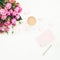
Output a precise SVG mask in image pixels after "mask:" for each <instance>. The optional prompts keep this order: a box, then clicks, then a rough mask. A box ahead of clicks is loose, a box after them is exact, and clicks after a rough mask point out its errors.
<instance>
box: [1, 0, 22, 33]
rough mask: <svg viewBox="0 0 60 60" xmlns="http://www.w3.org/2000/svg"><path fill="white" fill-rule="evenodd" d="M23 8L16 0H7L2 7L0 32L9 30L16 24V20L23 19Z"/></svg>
mask: <svg viewBox="0 0 60 60" xmlns="http://www.w3.org/2000/svg"><path fill="white" fill-rule="evenodd" d="M21 11H22V8H21V6H20V4H19V3H17V2H16V1H15V0H7V1H6V2H5V4H4V6H3V7H0V32H2V33H3V32H8V31H9V30H10V26H13V27H14V26H16V22H17V21H19V22H20V20H22V18H21V16H20V15H21Z"/></svg>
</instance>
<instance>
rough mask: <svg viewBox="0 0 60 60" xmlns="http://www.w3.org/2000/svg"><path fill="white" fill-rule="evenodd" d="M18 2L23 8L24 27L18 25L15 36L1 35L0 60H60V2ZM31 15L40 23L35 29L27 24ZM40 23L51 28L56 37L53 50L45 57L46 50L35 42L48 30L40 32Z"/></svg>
mask: <svg viewBox="0 0 60 60" xmlns="http://www.w3.org/2000/svg"><path fill="white" fill-rule="evenodd" d="M17 1H19V3H20V4H21V6H22V8H23V11H22V18H23V25H24V26H21V25H19V24H18V25H17V26H16V28H15V32H14V34H13V35H12V34H11V32H10V33H9V35H7V34H2V35H0V60H60V0H17ZM24 13H27V14H24ZM30 15H32V16H35V17H36V19H37V21H38V23H37V25H36V26H34V27H30V26H28V24H27V23H26V19H27V18H28V16H30ZM39 19H40V21H39ZM39 22H40V23H41V22H44V24H45V26H44V27H46V28H50V29H51V30H52V31H53V33H54V35H55V41H54V43H52V47H51V49H50V50H49V51H48V52H47V53H46V55H44V56H42V54H43V52H44V51H45V49H44V50H43V48H41V47H40V46H39V44H38V43H37V42H36V40H35V39H36V37H37V36H38V35H39V33H41V32H42V30H43V31H44V30H45V29H46V28H44V29H42V30H41V32H40V31H38V29H39V28H40V27H39V26H41V24H40V23H39ZM37 26H38V27H37ZM26 30H27V31H26ZM46 48H47V47H46ZM42 50H43V51H42Z"/></svg>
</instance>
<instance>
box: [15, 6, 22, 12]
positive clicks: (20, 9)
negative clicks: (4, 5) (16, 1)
mask: <svg viewBox="0 0 60 60" xmlns="http://www.w3.org/2000/svg"><path fill="white" fill-rule="evenodd" d="M14 11H15V12H18V13H20V12H21V11H22V8H21V7H16V8H15V9H14Z"/></svg>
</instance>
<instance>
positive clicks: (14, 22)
mask: <svg viewBox="0 0 60 60" xmlns="http://www.w3.org/2000/svg"><path fill="white" fill-rule="evenodd" d="M11 23H12V24H13V25H14V26H15V25H16V19H15V18H13V19H12V20H11Z"/></svg>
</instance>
